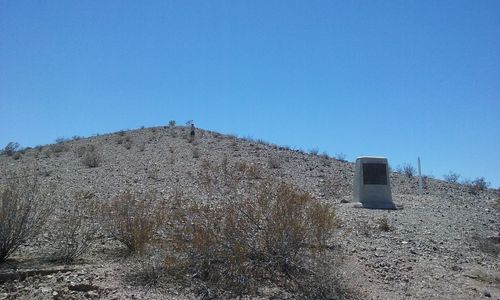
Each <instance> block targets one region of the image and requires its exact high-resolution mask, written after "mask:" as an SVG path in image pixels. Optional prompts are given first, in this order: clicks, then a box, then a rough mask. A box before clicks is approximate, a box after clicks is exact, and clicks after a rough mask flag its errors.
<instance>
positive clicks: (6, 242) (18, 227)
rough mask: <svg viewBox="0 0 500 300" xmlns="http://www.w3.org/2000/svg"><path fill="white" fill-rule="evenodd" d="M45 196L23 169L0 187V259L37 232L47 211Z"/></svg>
mask: <svg viewBox="0 0 500 300" xmlns="http://www.w3.org/2000/svg"><path fill="white" fill-rule="evenodd" d="M49 197H50V194H48V193H44V192H43V191H42V190H40V187H39V185H38V181H37V178H36V176H35V174H31V173H27V172H25V173H24V174H20V175H19V174H18V175H17V176H14V177H13V179H10V180H9V182H8V183H7V185H6V186H3V187H0V263H2V262H4V261H5V259H7V258H8V257H9V256H10V255H11V254H12V253H13V252H14V251H15V250H16V249H17V248H18V247H19V246H20V245H21V244H22V243H24V242H25V241H27V240H29V239H31V238H33V237H35V236H36V235H37V234H38V233H39V232H40V230H41V229H42V226H43V225H44V224H45V222H46V221H47V219H48V217H49V214H50V212H51V205H50V202H51V201H50V200H51V199H50V198H49Z"/></svg>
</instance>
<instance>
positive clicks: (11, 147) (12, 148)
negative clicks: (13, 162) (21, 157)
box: [2, 142, 20, 156]
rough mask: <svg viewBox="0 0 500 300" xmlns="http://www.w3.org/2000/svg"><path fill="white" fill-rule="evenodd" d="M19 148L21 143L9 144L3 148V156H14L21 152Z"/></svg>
mask: <svg viewBox="0 0 500 300" xmlns="http://www.w3.org/2000/svg"><path fill="white" fill-rule="evenodd" d="M19 147H20V145H19V143H16V142H9V143H8V144H7V145H6V146H5V148H3V150H2V154H5V155H7V156H12V155H14V154H15V153H16V152H17V151H18V150H19Z"/></svg>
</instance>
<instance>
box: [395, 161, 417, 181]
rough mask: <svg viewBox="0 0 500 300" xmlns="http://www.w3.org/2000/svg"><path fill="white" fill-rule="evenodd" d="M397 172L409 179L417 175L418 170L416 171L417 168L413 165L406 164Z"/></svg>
mask: <svg viewBox="0 0 500 300" xmlns="http://www.w3.org/2000/svg"><path fill="white" fill-rule="evenodd" d="M397 172H398V173H400V174H403V175H405V176H406V177H408V178H412V177H413V176H414V175H415V173H416V170H415V167H413V166H412V165H410V164H408V163H406V164H404V165H403V166H402V167H401V166H399V167H398V168H397Z"/></svg>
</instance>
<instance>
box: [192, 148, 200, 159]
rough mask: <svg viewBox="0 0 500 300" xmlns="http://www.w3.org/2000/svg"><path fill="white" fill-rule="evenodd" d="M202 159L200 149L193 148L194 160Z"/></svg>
mask: <svg viewBox="0 0 500 300" xmlns="http://www.w3.org/2000/svg"><path fill="white" fill-rule="evenodd" d="M199 157H200V150H199V149H198V148H193V158H199Z"/></svg>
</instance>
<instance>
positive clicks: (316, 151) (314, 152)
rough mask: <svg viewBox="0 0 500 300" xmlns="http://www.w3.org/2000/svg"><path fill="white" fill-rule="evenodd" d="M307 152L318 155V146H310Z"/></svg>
mask: <svg viewBox="0 0 500 300" xmlns="http://www.w3.org/2000/svg"><path fill="white" fill-rule="evenodd" d="M309 153H310V154H312V155H318V153H319V149H318V148H312V149H311V150H309Z"/></svg>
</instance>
